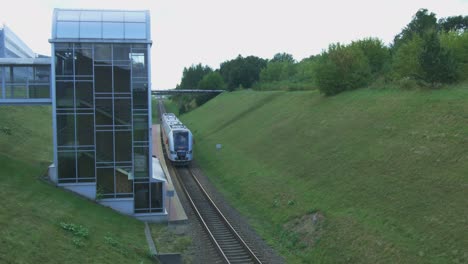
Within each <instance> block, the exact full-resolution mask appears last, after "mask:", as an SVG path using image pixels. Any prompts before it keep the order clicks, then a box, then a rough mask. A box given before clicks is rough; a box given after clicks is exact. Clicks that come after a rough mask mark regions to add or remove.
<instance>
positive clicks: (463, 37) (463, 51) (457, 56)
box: [440, 31, 468, 80]
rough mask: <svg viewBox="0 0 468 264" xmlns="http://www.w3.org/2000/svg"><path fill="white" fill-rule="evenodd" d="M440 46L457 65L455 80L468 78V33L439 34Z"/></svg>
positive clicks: (451, 32)
mask: <svg viewBox="0 0 468 264" xmlns="http://www.w3.org/2000/svg"><path fill="white" fill-rule="evenodd" d="M440 45H441V46H442V47H443V48H444V49H446V50H448V51H449V52H450V53H451V54H452V56H453V58H454V60H455V63H456V64H457V79H459V80H466V79H467V78H468V32H464V33H459V32H455V31H450V32H441V33H440Z"/></svg>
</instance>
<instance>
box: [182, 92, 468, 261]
mask: <svg viewBox="0 0 468 264" xmlns="http://www.w3.org/2000/svg"><path fill="white" fill-rule="evenodd" d="M467 102H468V87H467V84H464V85H458V86H457V87H450V88H449V89H444V90H433V91H404V90H394V89H382V90H375V89H374V90H373V89H362V90H357V91H353V92H346V93H343V94H340V95H337V96H334V97H329V98H326V97H323V96H321V95H319V94H318V92H317V91H310V92H253V91H241V92H233V93H226V94H222V95H220V96H218V97H216V98H215V99H213V100H211V101H210V102H208V103H207V104H205V105H203V106H202V107H200V108H198V109H196V110H194V111H193V112H190V113H188V114H187V115H184V116H182V120H183V121H184V123H185V124H187V125H188V126H189V127H190V128H191V130H192V131H193V132H194V134H195V138H196V140H197V144H196V146H195V159H196V160H197V161H198V162H199V163H200V165H201V166H202V167H203V169H204V170H205V172H206V174H207V175H208V176H209V177H210V179H211V180H212V181H213V182H214V184H215V185H216V186H217V187H218V188H219V189H220V191H222V193H224V194H225V196H226V198H227V199H228V200H229V201H230V202H231V203H232V204H233V205H234V206H235V207H236V208H238V209H239V210H240V211H241V213H242V214H244V215H245V216H246V217H248V219H249V221H250V222H251V223H252V225H253V226H254V227H255V228H256V230H257V231H258V232H259V234H260V235H261V236H263V237H264V238H265V239H266V240H267V241H268V243H270V244H272V245H273V246H274V248H276V249H278V251H279V252H280V254H281V255H283V256H284V257H285V258H286V259H287V262H288V263H300V262H304V263H466V262H468V250H467V249H468V236H467V230H468V210H467V197H468V174H467V172H468V103H467ZM217 143H220V144H222V146H223V147H222V149H221V150H220V151H217V150H216V148H215V144H217ZM307 215H310V216H311V217H312V216H315V219H314V220H310V217H304V216H307ZM298 220H300V221H298Z"/></svg>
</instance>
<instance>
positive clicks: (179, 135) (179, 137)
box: [174, 131, 189, 151]
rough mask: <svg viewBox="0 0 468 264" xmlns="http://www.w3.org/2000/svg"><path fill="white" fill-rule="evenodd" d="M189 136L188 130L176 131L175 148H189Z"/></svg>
mask: <svg viewBox="0 0 468 264" xmlns="http://www.w3.org/2000/svg"><path fill="white" fill-rule="evenodd" d="M188 140H189V136H188V132H187V131H174V149H175V150H176V151H177V150H188V146H189V141H188Z"/></svg>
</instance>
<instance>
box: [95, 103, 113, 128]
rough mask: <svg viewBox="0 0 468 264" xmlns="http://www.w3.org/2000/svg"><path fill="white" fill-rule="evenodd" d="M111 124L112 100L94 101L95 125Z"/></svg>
mask: <svg viewBox="0 0 468 264" xmlns="http://www.w3.org/2000/svg"><path fill="white" fill-rule="evenodd" d="M112 124H113V111H112V99H96V125H97V126H109V125H112Z"/></svg>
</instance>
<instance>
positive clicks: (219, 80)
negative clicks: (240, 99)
mask: <svg viewBox="0 0 468 264" xmlns="http://www.w3.org/2000/svg"><path fill="white" fill-rule="evenodd" d="M198 89H200V90H224V89H225V84H224V80H223V77H222V76H221V74H219V72H218V71H214V72H210V73H208V74H207V75H205V76H204V77H203V79H202V80H201V81H200V82H199V83H198ZM215 96H216V94H202V95H197V96H196V98H195V101H196V102H197V106H200V105H202V104H204V103H206V102H207V101H208V100H210V99H211V98H213V97H215Z"/></svg>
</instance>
